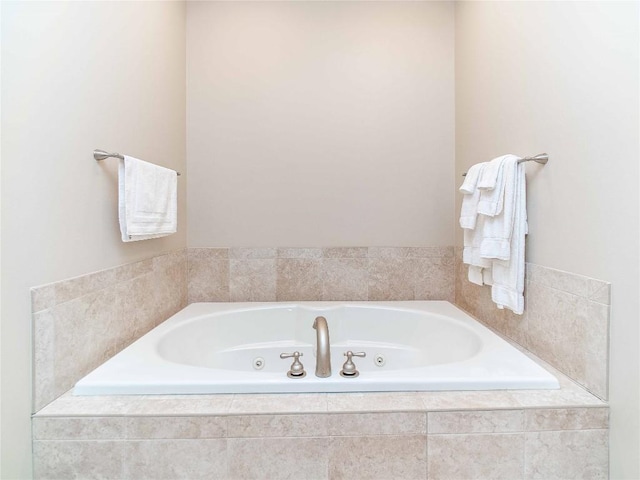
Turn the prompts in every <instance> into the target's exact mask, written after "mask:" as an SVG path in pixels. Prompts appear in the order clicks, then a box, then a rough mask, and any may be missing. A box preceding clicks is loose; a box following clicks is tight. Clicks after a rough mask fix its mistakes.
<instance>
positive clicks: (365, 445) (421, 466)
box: [329, 435, 427, 480]
mask: <svg viewBox="0 0 640 480" xmlns="http://www.w3.org/2000/svg"><path fill="white" fill-rule="evenodd" d="M426 460H427V458H426V436H425V435H411V436H395V435H380V436H371V437H331V438H330V443H329V478H331V479H352V478H358V479H376V480H377V479H383V478H385V479H386V478H388V479H394V480H395V479H407V480H408V479H424V478H426V474H427V462H426Z"/></svg>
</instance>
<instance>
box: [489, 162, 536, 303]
mask: <svg viewBox="0 0 640 480" xmlns="http://www.w3.org/2000/svg"><path fill="white" fill-rule="evenodd" d="M515 177H516V178H515V195H514V202H513V203H514V218H513V231H512V233H511V242H510V255H509V260H508V261H504V260H494V261H493V265H492V267H491V270H492V275H493V286H492V287H491V299H492V300H493V301H494V302H495V303H497V304H498V307H500V308H508V309H509V310H512V311H513V312H514V313H516V314H519V315H521V314H522V313H523V312H524V270H525V261H524V260H525V258H524V251H525V235H526V234H527V231H528V226H527V203H526V202H527V200H526V199H527V187H526V180H525V172H524V165H518V164H516V169H515Z"/></svg>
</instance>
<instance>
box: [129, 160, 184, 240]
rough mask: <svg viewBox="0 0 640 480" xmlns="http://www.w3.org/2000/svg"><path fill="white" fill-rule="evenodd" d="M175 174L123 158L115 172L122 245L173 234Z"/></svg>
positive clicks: (174, 229)
mask: <svg viewBox="0 0 640 480" xmlns="http://www.w3.org/2000/svg"><path fill="white" fill-rule="evenodd" d="M177 178H178V176H177V172H175V171H174V170H170V169H168V168H164V167H160V166H158V165H154V164H152V163H148V162H145V161H143V160H138V159H137V158H133V157H128V156H125V157H124V160H123V161H121V162H120V168H119V170H118V192H119V198H118V213H119V219H120V231H121V233H122V241H123V242H134V241H137V240H147V239H150V238H158V237H164V236H166V235H170V234H172V233H175V232H176V231H177V226H178V222H177V204H178V202H177V190H178V181H177Z"/></svg>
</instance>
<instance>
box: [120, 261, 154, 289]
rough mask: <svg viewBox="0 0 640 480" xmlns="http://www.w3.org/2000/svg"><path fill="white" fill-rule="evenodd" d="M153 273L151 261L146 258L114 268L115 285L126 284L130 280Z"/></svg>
mask: <svg viewBox="0 0 640 480" xmlns="http://www.w3.org/2000/svg"><path fill="white" fill-rule="evenodd" d="M151 272H153V259H152V258H148V259H146V260H141V261H139V262H135V263H128V264H126V265H121V266H119V267H116V268H115V283H120V282H126V281H127V280H131V279H132V278H136V277H139V276H141V275H146V274H148V273H151Z"/></svg>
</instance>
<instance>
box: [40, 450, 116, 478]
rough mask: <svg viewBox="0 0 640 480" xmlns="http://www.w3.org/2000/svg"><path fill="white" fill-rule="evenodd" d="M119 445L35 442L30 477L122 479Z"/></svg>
mask: <svg viewBox="0 0 640 480" xmlns="http://www.w3.org/2000/svg"><path fill="white" fill-rule="evenodd" d="M123 451H124V444H123V442H113V441H84V442H83V441H79V442H69V441H36V442H34V443H33V477H34V479H36V480H52V479H56V480H57V479H70V478H82V479H85V478H91V479H101V480H113V479H114V478H123V461H122V460H123Z"/></svg>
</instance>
